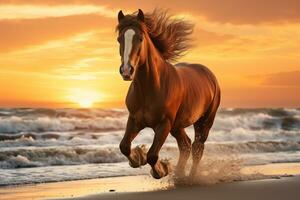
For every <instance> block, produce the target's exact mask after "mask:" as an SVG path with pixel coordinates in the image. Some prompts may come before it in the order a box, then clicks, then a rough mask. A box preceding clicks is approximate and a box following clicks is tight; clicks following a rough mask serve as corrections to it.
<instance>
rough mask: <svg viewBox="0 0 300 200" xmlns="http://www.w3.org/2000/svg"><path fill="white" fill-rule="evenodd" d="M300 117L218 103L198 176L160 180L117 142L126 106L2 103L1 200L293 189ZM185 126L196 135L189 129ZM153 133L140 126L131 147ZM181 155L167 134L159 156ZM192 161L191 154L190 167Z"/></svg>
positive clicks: (293, 113)
mask: <svg viewBox="0 0 300 200" xmlns="http://www.w3.org/2000/svg"><path fill="white" fill-rule="evenodd" d="M299 116H300V110H299V109H288V108H281V109H268V108H261V109H244V108H243V109H239V108H236V109H230V108H226V109H225V108H223V109H220V110H219V111H218V114H217V117H216V120H215V123H214V126H213V128H212V130H211V132H210V135H209V137H208V140H207V142H206V143H205V150H204V155H203V158H202V160H201V162H200V165H199V176H197V177H195V180H192V181H191V180H188V179H187V180H178V179H175V178H174V177H173V176H172V175H171V176H167V177H165V178H163V179H161V180H156V179H153V178H152V177H151V176H150V173H149V172H150V167H149V165H146V166H143V167H141V168H135V169H134V168H131V167H130V166H129V165H128V161H127V159H126V157H125V156H123V155H122V154H121V153H120V150H119V148H118V146H119V142H120V141H121V139H122V137H123V134H124V129H125V125H126V120H127V117H128V112H127V111H126V110H125V109H34V108H16V109H6V108H3V109H0V199H1V200H18V199H22V200H27V199H28V200H29V199H30V200H32V199H64V198H87V199H105V198H108V199H141V196H140V195H142V196H143V198H145V199H147V198H148V197H149V198H150V197H152V196H153V195H154V196H155V198H157V199H161V198H173V199H176V198H179V197H180V198H179V199H182V198H183V196H188V197H189V199H190V198H192V197H194V196H199V197H201V195H202V196H203V195H206V196H207V197H209V198H208V199H216V198H217V197H214V196H211V195H214V194H215V193H216V192H215V191H218V192H217V193H218V194H219V193H220V194H222V196H223V197H222V198H225V197H226V198H227V197H228V198H233V197H232V196H230V194H231V193H232V190H231V188H234V190H242V191H245V194H244V195H243V194H239V195H240V196H243V197H244V196H247V197H248V196H251V195H248V193H253V194H254V193H255V191H257V192H260V193H261V190H259V188H260V187H263V188H265V187H267V188H268V187H269V188H270V191H271V190H272V189H271V188H273V187H274V188H273V190H274V192H277V191H280V189H277V187H280V186H281V185H284V187H282V188H283V189H285V193H288V195H292V194H293V193H294V191H293V187H294V186H293V185H295V184H296V185H297V184H298V185H300V184H299V178H298V174H300V167H299V165H300V135H299V130H300V117H299ZM186 132H187V134H188V136H189V137H190V138H191V139H193V138H194V131H193V128H192V127H187V128H186ZM153 135H154V134H153V130H151V129H149V128H146V129H144V130H142V131H141V132H140V134H139V135H138V137H137V138H136V139H135V140H134V142H133V144H132V147H135V146H137V145H142V144H144V145H146V148H149V147H150V145H151V143H152V141H153ZM178 153H179V152H178V147H177V144H176V140H175V139H174V138H173V137H172V136H169V137H168V138H167V140H166V142H165V144H164V146H163V148H162V150H161V151H160V159H167V160H168V161H169V162H170V165H171V166H172V167H173V168H174V167H175V165H176V162H177V160H178ZM190 167H191V160H189V162H188V166H187V172H188V169H189V168H190ZM291 175H293V177H291ZM286 185H290V186H291V187H288V186H286ZM248 186H249V188H248ZM252 187H253V188H252ZM251 188H252V189H251ZM289 190H290V191H289ZM247 192H248V193H247ZM295 192H297V191H295ZM223 193H226V194H223ZM270 193H271V192H270ZM282 193H283V192H282ZM172 195H173V196H172ZM228 195H229V196H228ZM278 196H280V195H275V197H278ZM275 197H274V198H275ZM289 199H291V198H289Z"/></svg>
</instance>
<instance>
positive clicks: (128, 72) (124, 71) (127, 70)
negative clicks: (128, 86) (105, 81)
mask: <svg viewBox="0 0 300 200" xmlns="http://www.w3.org/2000/svg"><path fill="white" fill-rule="evenodd" d="M119 71H120V74H121V76H122V77H123V80H124V81H131V80H132V75H133V72H134V68H133V67H132V66H131V65H130V64H129V65H128V66H127V67H124V64H122V65H121V66H120V69H119Z"/></svg>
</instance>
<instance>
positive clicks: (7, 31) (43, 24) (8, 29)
mask: <svg viewBox="0 0 300 200" xmlns="http://www.w3.org/2000/svg"><path fill="white" fill-rule="evenodd" d="M112 23H113V20H112V19H110V18H105V17H101V16H99V15H76V16H65V17H52V18H42V19H25V20H2V21H0V32H1V37H0V52H7V51H11V50H15V49H18V48H21V47H24V46H28V45H36V44H40V43H43V42H47V41H49V40H56V39H61V38H66V37H69V36H71V35H74V34H78V33H81V32H86V31H89V30H94V29H101V28H103V27H110V26H112V25H111V24H112ZM111 29H113V28H111Z"/></svg>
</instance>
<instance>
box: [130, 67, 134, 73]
mask: <svg viewBox="0 0 300 200" xmlns="http://www.w3.org/2000/svg"><path fill="white" fill-rule="evenodd" d="M133 72H134V68H133V67H132V66H130V74H133Z"/></svg>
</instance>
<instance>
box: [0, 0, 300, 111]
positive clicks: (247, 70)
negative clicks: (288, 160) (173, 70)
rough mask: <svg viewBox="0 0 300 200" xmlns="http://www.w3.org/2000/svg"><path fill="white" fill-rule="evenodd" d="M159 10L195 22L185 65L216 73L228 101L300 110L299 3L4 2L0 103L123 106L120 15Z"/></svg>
mask: <svg viewBox="0 0 300 200" xmlns="http://www.w3.org/2000/svg"><path fill="white" fill-rule="evenodd" d="M155 7H160V8H166V9H169V10H170V12H171V13H174V14H176V15H178V16H179V17H185V18H186V19H188V20H191V21H192V22H194V23H195V24H196V26H195V31H194V34H193V39H194V43H195V47H194V48H193V49H191V51H190V52H189V53H188V54H187V55H186V56H185V57H182V58H181V59H180V60H179V61H184V62H193V63H201V64H204V65H206V66H208V67H209V68H210V69H211V70H212V71H213V72H214V73H215V74H216V76H217V78H218V79H219V83H220V85H221V88H222V104H221V105H222V107H300V1H299V0H286V1H283V0H263V1H258V0H226V1H221V0H209V1H207V0H184V1H182V0H168V1H161V0H151V1H149V0H145V1H142V0H134V1H124V0H114V1H112V0H103V1H101V0H0V94H1V96H0V107H88V106H91V105H92V104H93V106H94V107H122V106H123V105H124V104H123V101H124V98H125V96H126V93H127V88H128V85H129V83H128V82H124V81H123V80H122V78H121V76H120V75H119V72H118V70H119V66H120V57H119V53H118V43H117V40H116V35H117V34H116V33H115V26H116V23H117V19H116V16H117V13H118V11H119V10H120V9H122V10H123V12H124V13H130V12H133V11H135V10H137V9H138V8H141V9H142V10H143V11H144V12H147V11H152V10H153V9H154V8H155Z"/></svg>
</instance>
